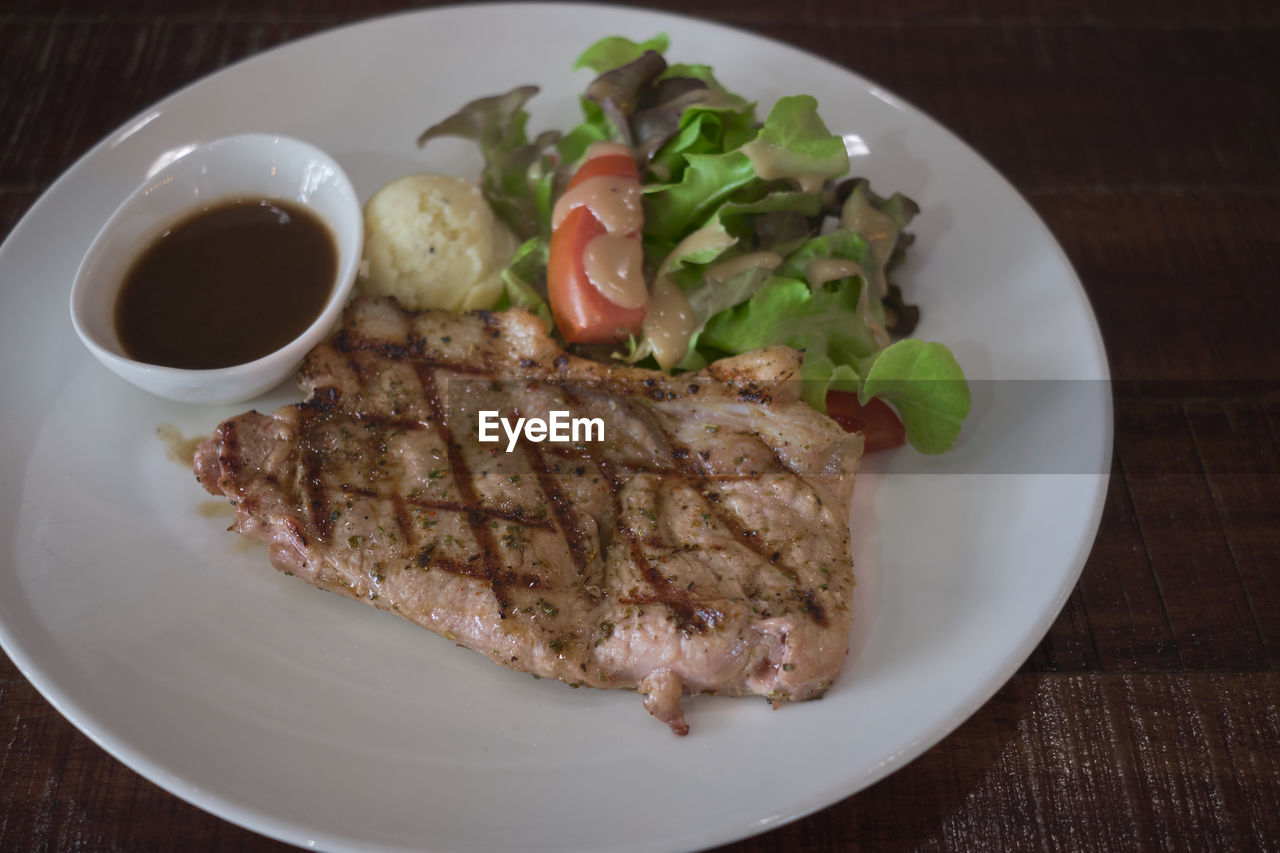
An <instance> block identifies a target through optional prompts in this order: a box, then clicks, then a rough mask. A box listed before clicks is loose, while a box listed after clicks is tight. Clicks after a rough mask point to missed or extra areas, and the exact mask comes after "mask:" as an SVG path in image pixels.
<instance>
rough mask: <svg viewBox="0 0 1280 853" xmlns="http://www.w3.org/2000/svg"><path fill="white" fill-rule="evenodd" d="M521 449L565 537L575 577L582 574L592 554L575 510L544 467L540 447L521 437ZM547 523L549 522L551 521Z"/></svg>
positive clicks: (544, 462)
mask: <svg viewBox="0 0 1280 853" xmlns="http://www.w3.org/2000/svg"><path fill="white" fill-rule="evenodd" d="M520 449H521V450H523V451H524V455H525V458H526V459H527V460H528V461H529V467H530V468H531V469H532V470H533V474H534V478H535V479H536V480H537V482H538V488H539V489H540V490H541V491H542V495H543V497H544V498H546V501H547V503H548V504H549V505H550V506H551V511H552V512H553V513H554V514H555V517H556V525H555V526H556V527H557V528H558V529H559V531H560V537H561V538H562V539H563V540H564V544H565V546H566V548H567V549H568V551H569V559H571V560H572V561H573V570H574V572H575V573H576V574H577V575H578V577H582V576H583V575H585V574H586V566H587V560H588V559H589V558H590V557H591V554H589V553H587V552H588V547H589V546H588V542H587V537H586V535H585V531H584V530H583V529H582V526H581V521H580V520H579V518H578V516H577V513H575V512H574V511H573V507H571V506H570V505H569V503H568V501H566V500H565V498H564V494H563V493H562V492H561V491H560V487H559V486H558V485H557V484H556V480H555V477H554V476H553V475H552V474H551V472H550V471H548V470H547V462H546V460H545V459H544V458H543V457H542V453H541V451H539V449H538V448H537V447H535V446H534V445H533V444H532V443H531V442H527V441H524V440H521V441H520ZM547 524H548V525H550V522H548V523H547Z"/></svg>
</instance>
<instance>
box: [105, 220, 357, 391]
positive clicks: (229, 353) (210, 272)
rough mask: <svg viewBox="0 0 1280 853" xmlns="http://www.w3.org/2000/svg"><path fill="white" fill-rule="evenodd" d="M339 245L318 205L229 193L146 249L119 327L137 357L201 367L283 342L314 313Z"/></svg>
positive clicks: (126, 289) (121, 301) (123, 295)
mask: <svg viewBox="0 0 1280 853" xmlns="http://www.w3.org/2000/svg"><path fill="white" fill-rule="evenodd" d="M337 269H338V249H337V244H336V241H335V240H334V237H333V234H332V232H331V231H330V229H329V227H328V226H327V225H325V223H324V222H322V221H321V220H320V219H319V218H318V217H317V216H316V215H315V214H314V213H311V212H310V211H309V210H306V209H305V208H303V207H301V206H299V205H296V204H293V203H290V202H285V201H278V200H265V199H233V200H227V201H224V202H219V203H216V204H215V205H213V206H211V207H209V208H208V209H205V210H201V211H199V212H197V213H195V214H193V215H191V216H188V217H187V218H186V219H183V220H180V221H179V222H177V223H176V224H175V225H173V226H172V227H171V228H170V229H169V230H167V231H166V232H165V233H164V234H162V235H161V236H160V237H159V238H158V239H157V240H156V241H155V242H153V243H152V244H151V245H150V246H148V247H147V248H146V250H145V251H144V252H143V253H142V256H141V257H139V258H138V260H137V261H135V262H134V264H133V266H132V268H130V270H129V272H128V274H127V275H126V276H125V281H124V285H123V287H122V288H121V290H120V296H119V298H118V299H117V301H116V313H115V324H116V334H117V335H118V336H119V338H120V343H121V346H123V348H124V351H125V353H126V354H127V355H128V356H129V357H130V358H133V359H136V360H137V361H143V362H147V363H148V364H159V365H164V366H166V367H181V368H188V369H206V368H215V367H229V366H231V365H235V364H244V363H246V362H249V361H253V360H254V359H257V358H261V357H262V356H264V355H267V354H269V353H272V352H274V351H275V350H278V349H280V348H281V347H283V346H284V345H285V344H287V343H289V341H291V340H293V339H294V338H296V337H297V336H298V335H300V334H302V332H303V331H304V330H305V329H306V328H307V327H308V326H310V325H311V324H312V322H314V321H315V319H316V318H317V317H319V316H320V312H321V311H322V310H323V309H324V305H325V303H326V302H327V301H328V299H329V295H330V292H331V291H332V289H333V283H334V278H335V276H336V273H337Z"/></svg>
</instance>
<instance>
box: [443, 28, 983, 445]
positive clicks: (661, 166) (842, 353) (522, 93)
mask: <svg viewBox="0 0 1280 853" xmlns="http://www.w3.org/2000/svg"><path fill="white" fill-rule="evenodd" d="M667 48H668V39H667V37H666V36H665V35H658V36H655V37H654V38H652V39H649V40H648V41H645V42H640V43H637V42H633V41H631V40H629V39H627V38H623V37H618V36H614V37H609V38H605V39H602V40H600V41H598V42H596V43H595V44H593V45H591V46H590V47H588V48H587V49H586V51H584V52H583V54H582V55H581V56H580V57H579V58H578V60H577V61H576V63H575V64H574V68H575V69H580V68H586V69H590V70H591V71H593V72H595V74H596V77H595V79H594V80H593V81H592V82H591V83H590V85H588V86H587V88H586V90H585V92H584V93H583V95H581V96H580V99H579V100H580V106H581V110H582V118H583V120H582V122H581V123H580V124H579V125H577V126H576V127H573V128H570V129H568V130H566V131H563V132H561V131H557V130H545V131H543V132H541V133H538V134H537V135H535V136H533V137H532V138H531V137H530V135H529V131H528V121H529V113H528V111H527V110H526V104H527V103H528V102H529V100H530V99H531V98H532V97H533V96H534V95H535V94H536V93H537V91H538V89H537V87H536V86H529V85H526V86H520V87H517V88H515V89H512V90H511V91H509V92H506V93H505V94H500V95H495V96H492V97H486V98H481V99H479V100H476V101H473V102H471V103H469V104H467V105H466V106H464V107H463V108H462V109H460V110H459V111H458V112H456V113H455V114H453V115H451V116H449V117H448V118H446V119H444V120H443V121H441V122H439V123H438V124H436V125H434V126H432V127H430V128H428V129H427V130H426V131H425V132H424V133H423V134H422V136H421V137H420V138H419V140H418V142H419V145H425V144H427V143H428V142H429V141H430V140H432V139H435V138H439V137H445V136H453V137H462V138H465V139H469V140H472V141H473V142H475V143H476V144H477V146H478V147H479V150H480V153H481V155H482V156H483V158H484V167H483V171H482V175H481V180H480V188H481V190H482V192H483V194H484V196H485V198H486V200H487V201H488V203H489V205H490V207H491V208H492V210H493V212H494V213H495V214H496V215H497V216H498V218H500V219H501V220H502V221H503V222H505V223H506V225H507V226H508V227H509V228H511V230H512V231H513V232H514V233H515V234H516V235H517V236H518V237H519V239H520V240H521V241H522V242H521V244H520V247H519V249H518V250H517V251H516V252H515V255H514V257H513V258H512V260H511V261H510V263H509V264H508V266H507V267H506V269H505V270H503V272H502V278H503V282H504V285H505V291H504V293H503V295H502V296H501V299H500V301H499V303H498V304H497V305H495V306H494V307H495V308H498V309H502V308H506V307H511V306H519V307H523V308H526V309H528V310H530V311H532V312H534V313H535V314H537V315H538V316H539V317H541V318H543V319H544V320H545V321H546V322H547V323H548V325H549V326H550V327H552V328H553V329H555V330H556V332H557V333H558V334H559V335H560V336H561V337H562V338H563V339H564V340H565V341H566V343H567V344H569V345H575V344H576V345H578V346H579V347H581V348H584V349H588V350H591V349H592V348H593V347H594V348H595V349H594V351H595V352H597V353H603V354H604V355H605V356H606V357H611V358H618V359H623V360H625V361H628V362H632V363H636V364H639V365H641V366H650V367H654V368H657V369H662V370H667V371H670V370H690V369H697V368H699V367H701V366H704V365H705V364H707V363H709V362H711V361H714V360H716V359H718V358H721V357H723V356H727V355H734V354H738V353H743V352H747V351H749V350H754V349H757V348H760V347H765V346H771V345H777V344H784V345H787V346H791V347H794V348H795V349H798V350H803V351H804V354H805V355H804V364H803V368H802V372H801V377H800V378H801V382H802V394H803V396H804V399H805V400H806V402H808V403H809V404H810V405H812V406H814V407H815V408H817V409H818V410H820V411H825V412H827V413H828V414H829V415H831V416H832V417H833V418H835V419H836V420H838V421H839V422H841V423H842V424H843V425H844V426H846V427H847V428H856V429H860V430H862V431H863V432H864V433H865V434H866V437H867V448H868V449H869V450H871V449H876V448H878V447H887V446H893V445H895V444H899V443H901V442H902V440H903V439H904V438H905V440H906V441H908V442H910V444H911V445H912V446H913V447H915V448H916V449H917V450H919V451H920V452H923V453H941V452H943V451H945V450H947V449H948V448H950V447H951V446H952V445H953V444H954V442H955V440H956V438H957V437H958V435H959V433H960V429H961V425H962V423H963V421H964V418H965V417H966V415H967V414H968V412H969V408H970V394H969V388H968V385H967V383H966V382H965V379H964V374H963V372H962V370H961V368H960V365H959V364H958V363H957V361H956V359H955V357H954V355H952V353H951V351H950V350H948V349H947V348H946V347H945V346H944V345H942V344H940V343H935V342H929V341H923V340H919V339H917V338H913V337H910V335H911V333H912V331H913V330H914V328H915V326H916V323H917V321H918V319H919V316H920V312H919V309H918V308H917V307H916V306H914V305H911V304H909V303H908V302H907V301H906V300H905V299H904V296H903V294H902V291H901V289H900V287H899V286H898V285H897V284H896V283H895V282H894V281H893V278H892V277H893V272H894V269H895V268H896V266H897V265H898V264H899V263H900V261H901V259H902V257H903V254H904V253H905V252H906V251H907V249H908V248H909V246H910V245H911V237H910V235H909V234H908V233H907V232H906V228H907V226H908V225H909V223H910V222H911V220H912V218H913V217H914V216H915V215H916V214H917V213H918V210H919V209H918V207H917V206H916V204H915V203H914V202H912V201H911V200H910V199H908V198H906V197H904V196H902V195H900V194H894V195H891V196H888V197H884V196H881V195H878V194H876V193H875V192H874V191H873V190H872V188H871V186H870V184H869V182H868V181H867V180H865V179H862V178H856V177H849V176H848V174H847V173H848V170H849V158H848V154H847V152H846V149H845V144H844V140H843V138H842V137H841V136H839V135H838V134H834V133H832V132H831V131H830V130H829V129H828V128H827V126H826V125H825V124H824V122H823V120H822V118H821V117H820V116H819V114H818V104H817V101H816V100H815V99H814V98H813V97H811V96H809V95H794V96H788V97H784V98H781V99H779V100H778V101H777V103H775V104H774V105H773V106H772V108H771V109H770V110H769V112H768V114H767V115H766V116H765V118H764V120H763V121H760V120H759V119H758V118H757V111H756V106H757V105H756V104H754V103H752V102H750V101H748V100H746V99H745V98H743V97H742V96H740V95H738V94H735V93H733V92H731V91H729V90H728V89H726V88H725V87H724V86H723V85H721V83H720V82H719V81H718V80H717V79H716V78H715V76H714V75H713V73H712V70H711V69H710V68H709V67H707V66H705V65H696V64H684V63H668V62H667V60H666V59H665V58H664V54H665V52H666V51H667ZM603 143H611V145H604V146H602V145H601V144H603ZM619 145H620V146H625V149H619V148H618V146H619ZM619 150H622V151H624V152H626V151H629V153H630V157H629V158H628V157H625V156H622V157H620V156H618V151H619ZM601 176H604V177H606V178H607V179H608V180H611V181H614V182H615V185H618V186H621V185H623V184H625V182H627V181H634V182H637V183H638V188H637V190H636V192H637V194H638V195H637V197H638V199H639V205H640V207H641V209H642V213H643V215H642V217H641V219H642V222H640V223H639V227H638V228H637V229H636V230H635V231H633V232H631V233H628V234H624V235H621V237H620V239H624V240H625V239H632V240H634V241H636V249H635V251H636V253H637V257H639V258H640V262H641V263H642V265H643V270H644V275H645V278H646V279H647V280H648V281H649V283H650V284H649V287H650V297H649V302H648V305H647V312H646V311H645V310H643V309H639V310H638V309H637V308H635V307H634V303H631V302H627V301H626V300H625V299H623V298H622V297H620V296H619V297H616V299H618V300H620V301H614V300H612V299H611V298H609V297H608V296H604V295H602V294H601V291H600V290H598V289H595V288H593V287H592V284H591V281H590V280H589V276H587V275H586V274H584V273H583V270H582V262H581V257H582V253H583V239H580V238H581V236H582V233H587V232H582V231H581V229H580V228H577V226H573V227H572V228H571V227H570V226H569V225H567V223H568V222H569V220H568V219H567V218H564V217H563V214H562V213H561V212H559V211H557V210H556V201H557V200H559V199H561V198H563V197H564V195H565V192H566V190H568V189H569V188H571V187H575V186H577V185H579V184H581V183H582V182H583V181H584V180H585V179H586V178H588V177H595V178H597V179H604V178H602V177H601ZM582 227H583V228H591V227H597V228H598V230H600V231H603V226H595V225H593V224H592V223H587V224H586V225H584V226H582ZM570 230H574V233H575V234H578V235H579V236H578V238H574V237H572V236H567V235H568V234H569V231H570ZM662 317H665V318H666V322H665V323H663V324H659V323H657V322H656V320H657V319H661V318H662ZM673 318H674V320H675V321H676V323H675V325H676V326H677V327H678V330H679V333H678V334H675V335H672V334H671V328H672V324H671V320H672V319H673ZM601 329H604V330H607V334H605V335H604V336H603V337H602V336H601V335H600V334H599V332H600V330H601ZM601 342H604V344H605V345H606V346H607V350H601V349H599V347H600V346H601Z"/></svg>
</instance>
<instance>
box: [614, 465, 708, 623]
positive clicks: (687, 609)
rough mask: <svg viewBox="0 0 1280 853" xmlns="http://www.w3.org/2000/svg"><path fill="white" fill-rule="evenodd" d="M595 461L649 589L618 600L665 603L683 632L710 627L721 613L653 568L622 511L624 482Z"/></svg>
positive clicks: (620, 531)
mask: <svg viewBox="0 0 1280 853" xmlns="http://www.w3.org/2000/svg"><path fill="white" fill-rule="evenodd" d="M595 463H596V467H597V468H598V469H599V470H600V475H601V476H602V477H604V480H605V482H606V483H608V484H609V490H610V492H612V496H613V508H614V515H615V517H616V518H617V520H618V525H617V526H618V532H619V533H621V534H622V535H623V537H625V538H626V540H627V542H628V544H629V546H630V549H631V559H632V561H633V562H634V563H635V565H636V566H637V567H638V568H639V569H640V574H641V576H642V577H644V579H645V581H646V582H647V583H648V584H649V586H650V587H651V588H652V589H653V592H652V593H651V594H650V595H643V594H642V595H638V596H629V597H626V598H622V599H619V600H620V601H621V602H622V603H623V604H644V603H649V602H655V603H659V604H663V605H665V606H666V607H667V609H668V610H670V611H671V614H672V615H673V616H674V617H675V622H676V625H677V626H679V628H680V630H681V631H682V632H684V633H686V634H687V633H698V634H702V633H705V632H706V631H708V630H710V629H712V628H714V627H715V625H716V623H717V622H719V621H720V620H721V619H723V618H724V614H723V613H721V612H720V611H719V610H716V609H715V608H712V607H706V606H703V605H701V604H699V603H697V602H695V601H694V600H693V596H691V595H689V591H688V590H687V589H684V588H682V587H680V586H678V585H675V584H672V583H671V581H669V580H668V579H667V577H666V575H664V574H662V572H660V571H658V570H657V569H656V568H654V565H653V563H652V562H650V560H649V558H648V557H647V556H645V553H644V547H643V546H642V544H641V541H640V537H639V536H637V535H636V532H635V530H634V529H633V528H632V527H631V525H630V524H628V523H627V519H626V514H625V513H624V512H623V509H622V487H623V485H624V484H623V482H622V481H621V480H619V478H618V472H617V471H616V470H615V469H614V467H613V466H612V465H610V464H609V463H608V462H605V461H604V460H601V459H597V460H595Z"/></svg>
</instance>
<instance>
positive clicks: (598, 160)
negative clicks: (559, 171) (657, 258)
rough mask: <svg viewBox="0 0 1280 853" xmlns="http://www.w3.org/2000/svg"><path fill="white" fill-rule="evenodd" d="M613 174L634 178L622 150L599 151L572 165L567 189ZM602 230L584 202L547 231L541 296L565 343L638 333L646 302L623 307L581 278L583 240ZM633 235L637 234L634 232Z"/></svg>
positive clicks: (607, 340)
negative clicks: (575, 168)
mask: <svg viewBox="0 0 1280 853" xmlns="http://www.w3.org/2000/svg"><path fill="white" fill-rule="evenodd" d="M602 175H616V176H618V177H622V178H631V179H633V180H635V181H637V182H638V181H639V179H640V178H639V173H638V172H637V171H636V164H635V161H634V160H632V159H631V156H630V155H628V154H603V155H600V156H597V157H592V158H591V159H589V160H587V161H585V162H584V163H583V164H582V165H581V166H579V167H578V171H577V173H576V174H574V176H573V179H572V180H570V181H569V188H570V189H572V188H573V187H575V186H577V185H578V184H581V183H582V182H583V181H586V180H588V179H590V178H594V177H598V176H602ZM604 233H605V227H604V226H603V225H602V224H600V221H599V220H598V219H596V217H595V214H593V213H592V212H591V211H590V210H589V209H588V208H586V207H577V208H574V209H573V210H571V211H570V212H569V215H568V216H566V217H565V218H564V221H563V222H561V223H560V226H559V227H558V228H556V229H555V230H554V231H553V232H552V233H551V245H550V248H549V252H548V257H547V297H548V301H549V302H550V303H551V313H552V314H553V315H555V320H556V326H557V327H558V328H559V329H560V334H562V335H564V339H565V340H566V341H569V342H570V343H580V344H605V343H618V342H620V341H625V340H626V339H627V336H628V335H638V334H639V333H640V327H641V325H642V324H643V323H644V316H645V311H646V307H645V306H641V307H639V308H624V307H622V306H621V305H618V304H616V303H614V302H612V301H610V300H609V299H608V298H607V297H606V296H605V295H604V294H603V293H601V292H600V290H599V288H597V287H596V286H595V285H594V284H592V283H591V280H590V279H589V278H588V277H587V271H586V268H585V267H584V266H583V256H584V253H585V252H586V249H587V244H588V243H590V242H591V241H592V240H593V239H595V238H596V237H598V236H600V235H601V234H604ZM634 237H635V239H637V240H639V239H640V235H639V234H636V235H634Z"/></svg>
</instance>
